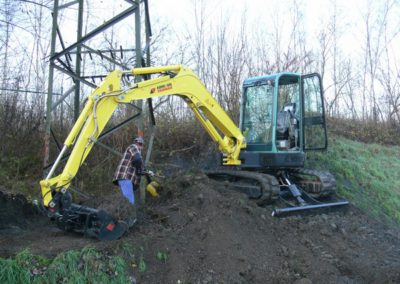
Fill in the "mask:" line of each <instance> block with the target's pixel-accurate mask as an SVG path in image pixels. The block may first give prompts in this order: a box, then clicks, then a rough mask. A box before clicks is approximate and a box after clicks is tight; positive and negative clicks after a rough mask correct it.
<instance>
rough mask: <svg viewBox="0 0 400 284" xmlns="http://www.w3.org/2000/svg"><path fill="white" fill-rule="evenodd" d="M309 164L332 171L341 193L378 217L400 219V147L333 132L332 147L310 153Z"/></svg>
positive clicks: (330, 142) (390, 220) (395, 221)
mask: <svg viewBox="0 0 400 284" xmlns="http://www.w3.org/2000/svg"><path fill="white" fill-rule="evenodd" d="M307 158H308V161H307V167H310V168H312V167H314V168H318V169H325V170H329V171H330V172H332V173H333V174H334V175H335V177H336V179H337V182H338V189H339V194H341V195H343V196H345V197H346V198H348V199H349V200H350V201H351V202H352V203H353V204H354V205H356V206H357V207H360V208H361V209H363V210H364V211H366V212H369V213H371V214H372V215H373V216H375V217H384V219H385V220H386V221H389V222H393V221H394V223H397V224H399V223H400V147H398V146H397V147H393V146H392V147H389V146H382V145H377V144H365V143H360V142H355V141H351V140H348V139H345V138H342V137H337V136H333V137H331V139H330V141H329V149H328V151H327V152H322V153H309V154H308V157H307Z"/></svg>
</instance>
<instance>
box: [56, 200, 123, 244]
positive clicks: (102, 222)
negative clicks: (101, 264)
mask: <svg viewBox="0 0 400 284" xmlns="http://www.w3.org/2000/svg"><path fill="white" fill-rule="evenodd" d="M55 221H56V223H57V226H58V227H59V228H60V229H62V230H63V231H66V232H76V233H81V234H84V235H88V236H92V237H96V238H98V239H99V240H101V241H111V240H116V239H119V238H120V237H121V236H122V235H123V234H124V233H125V232H126V231H127V229H128V226H127V224H125V223H123V222H117V221H115V220H114V219H113V218H112V217H111V215H109V214H108V213H107V212H105V211H104V210H98V209H94V208H90V207H86V206H82V205H78V204H74V203H72V204H71V206H69V207H68V208H66V209H63V210H62V211H61V212H60V214H59V216H57V217H56V220H55Z"/></svg>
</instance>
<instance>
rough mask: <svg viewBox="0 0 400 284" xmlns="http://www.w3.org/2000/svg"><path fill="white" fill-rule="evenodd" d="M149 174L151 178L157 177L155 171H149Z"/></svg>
mask: <svg viewBox="0 0 400 284" xmlns="http://www.w3.org/2000/svg"><path fill="white" fill-rule="evenodd" d="M147 174H148V175H149V176H151V177H154V176H155V174H154V172H153V171H147Z"/></svg>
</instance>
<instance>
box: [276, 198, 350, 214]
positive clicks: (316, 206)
mask: <svg viewBox="0 0 400 284" xmlns="http://www.w3.org/2000/svg"><path fill="white" fill-rule="evenodd" d="M348 204H349V202H348V201H347V200H342V201H337V202H327V203H320V204H306V205H302V206H293V207H286V208H275V209H274V210H273V211H272V214H271V215H272V216H282V215H285V214H289V213H294V212H299V211H306V210H312V209H320V208H329V207H336V206H343V205H348Z"/></svg>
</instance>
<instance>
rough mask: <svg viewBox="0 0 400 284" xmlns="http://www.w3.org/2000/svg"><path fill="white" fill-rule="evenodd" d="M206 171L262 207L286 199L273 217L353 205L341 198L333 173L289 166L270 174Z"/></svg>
mask: <svg viewBox="0 0 400 284" xmlns="http://www.w3.org/2000/svg"><path fill="white" fill-rule="evenodd" d="M205 173H206V175H208V176H209V177H210V178H212V179H215V180H217V181H222V182H225V184H226V186H227V187H228V188H231V189H234V190H236V191H239V192H242V193H245V194H247V196H248V197H249V198H251V199H255V200H256V203H257V204H258V205H259V206H265V205H269V204H272V203H275V202H276V201H282V202H281V203H283V204H285V206H286V207H283V208H274V209H273V211H272V216H282V215H286V214H289V213H294V212H299V211H304V210H311V209H318V208H327V207H336V206H342V205H347V204H349V202H348V201H347V200H345V199H342V198H340V197H338V195H337V193H336V180H335V178H334V177H333V175H332V174H330V173H329V172H322V171H317V170H307V169H286V170H284V171H283V170H282V171H276V172H269V173H259V172H252V171H240V170H239V171H234V170H216V171H206V172H205ZM328 200H329V201H328ZM333 200H334V201H333Z"/></svg>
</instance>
